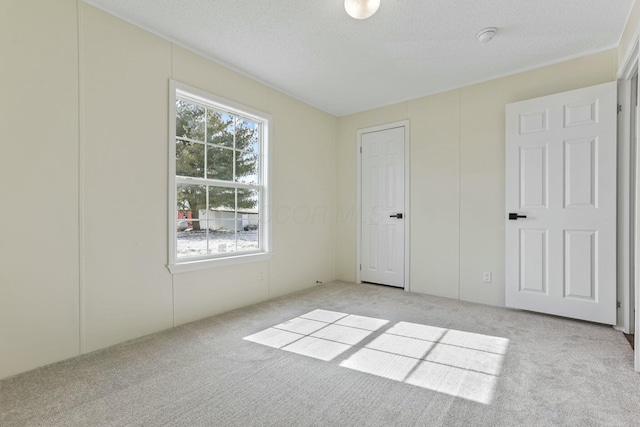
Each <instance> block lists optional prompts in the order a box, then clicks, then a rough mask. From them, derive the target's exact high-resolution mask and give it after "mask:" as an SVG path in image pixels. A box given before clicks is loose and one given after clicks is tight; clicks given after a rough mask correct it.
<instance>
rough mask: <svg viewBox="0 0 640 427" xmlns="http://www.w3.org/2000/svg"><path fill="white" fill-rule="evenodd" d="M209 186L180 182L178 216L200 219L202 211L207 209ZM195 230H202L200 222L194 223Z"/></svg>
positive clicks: (178, 188)
mask: <svg viewBox="0 0 640 427" xmlns="http://www.w3.org/2000/svg"><path fill="white" fill-rule="evenodd" d="M206 191H207V187H205V186H204V185H195V184H178V186H177V192H176V193H177V201H178V206H177V209H178V218H184V217H186V218H190V219H192V220H197V219H200V213H201V212H203V211H206V209H207V193H206ZM193 229H194V230H195V231H199V230H200V224H199V223H198V222H195V223H194V224H193Z"/></svg>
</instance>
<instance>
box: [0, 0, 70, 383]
mask: <svg viewBox="0 0 640 427" xmlns="http://www.w3.org/2000/svg"><path fill="white" fill-rule="evenodd" d="M0 21H1V24H0V52H1V53H2V65H1V66H0V81H2V82H3V85H2V95H0V123H1V124H2V125H1V129H0V135H2V142H0V144H2V154H0V200H1V201H2V202H1V203H2V205H1V206H2V208H0V236H1V237H0V378H2V377H5V376H7V375H10V374H13V373H16V372H20V371H24V370H27V369H30V368H33V367H36V366H40V365H44V364H46V363H51V362H54V361H57V360H61V359H65V358H67V357H71V356H73V355H75V354H78V349H79V330H78V327H79V322H78V310H79V307H78V298H79V290H78V38H77V17H76V2H75V0H60V1H56V2H46V1H34V0H24V1H11V2H3V3H2V7H1V9H0ZM32 28H37V29H38V30H37V31H29V30H28V29H32ZM42 212H47V215H46V218H41V214H42ZM43 219H44V221H43ZM43 222H45V223H46V225H41V226H38V227H29V224H43Z"/></svg>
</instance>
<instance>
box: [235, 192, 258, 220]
mask: <svg viewBox="0 0 640 427" xmlns="http://www.w3.org/2000/svg"><path fill="white" fill-rule="evenodd" d="M259 202H260V191H259V190H248V189H246V188H238V213H245V214H255V215H258V206H259Z"/></svg>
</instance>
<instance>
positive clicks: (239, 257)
mask: <svg viewBox="0 0 640 427" xmlns="http://www.w3.org/2000/svg"><path fill="white" fill-rule="evenodd" d="M178 96H180V97H182V98H187V99H191V100H193V101H194V102H197V103H200V104H204V105H209V106H211V107H213V108H217V109H220V110H223V111H227V112H229V113H232V114H235V115H238V116H240V117H246V118H248V119H251V120H255V121H258V122H260V123H261V124H262V141H261V149H260V170H259V174H260V185H261V187H262V197H261V200H260V213H259V226H258V231H259V233H260V243H261V249H260V250H258V251H247V252H236V253H230V254H229V255H223V256H211V257H207V258H202V257H198V258H196V259H188V258H187V259H184V260H181V259H178V257H177V248H176V236H177V229H176V224H177V221H178V212H177V209H176V205H177V192H176V162H175V159H176V144H175V134H176V98H177V97H178ZM271 120H272V118H271V115H270V114H267V113H265V112H263V111H260V110H257V109H254V108H251V107H248V106H246V105H243V104H240V103H237V102H234V101H231V100H228V99H225V98H222V97H220V96H218V95H214V94H212V93H209V92H207V91H204V90H201V89H197V88H194V87H192V86H189V85H186V84H184V83H181V82H178V81H176V80H169V139H168V143H169V159H168V163H169V165H168V166H169V167H168V171H169V176H168V187H169V188H168V190H169V198H168V200H169V203H168V209H169V212H168V233H169V234H168V243H169V248H168V254H167V255H168V263H167V268H168V269H169V271H170V272H171V273H172V274H175V273H182V272H187V271H195V270H201V269H205V268H213V267H222V266H227V265H235V264H242V263H247V262H259V261H267V260H269V259H271V256H272V250H271V221H270V212H269V210H270V208H269V207H270V206H271V191H270V182H271V179H270V178H271V175H270V171H271V162H270V160H271V156H270V141H271V137H272V129H271V128H272V126H271ZM197 180H198V179H197V178H195V179H194V181H197ZM230 184H231V186H234V185H233V184H234V182H230Z"/></svg>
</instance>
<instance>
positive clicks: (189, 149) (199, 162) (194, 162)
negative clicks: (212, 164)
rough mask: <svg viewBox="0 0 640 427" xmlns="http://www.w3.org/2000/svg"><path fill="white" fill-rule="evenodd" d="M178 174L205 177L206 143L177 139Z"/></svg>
mask: <svg viewBox="0 0 640 427" xmlns="http://www.w3.org/2000/svg"><path fill="white" fill-rule="evenodd" d="M176 175H178V176H193V177H196V178H204V144H198V143H197V142H188V141H180V140H178V141H176Z"/></svg>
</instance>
